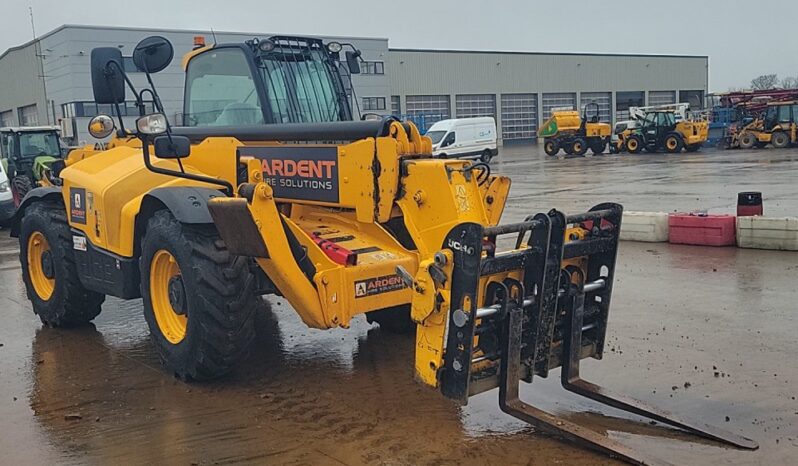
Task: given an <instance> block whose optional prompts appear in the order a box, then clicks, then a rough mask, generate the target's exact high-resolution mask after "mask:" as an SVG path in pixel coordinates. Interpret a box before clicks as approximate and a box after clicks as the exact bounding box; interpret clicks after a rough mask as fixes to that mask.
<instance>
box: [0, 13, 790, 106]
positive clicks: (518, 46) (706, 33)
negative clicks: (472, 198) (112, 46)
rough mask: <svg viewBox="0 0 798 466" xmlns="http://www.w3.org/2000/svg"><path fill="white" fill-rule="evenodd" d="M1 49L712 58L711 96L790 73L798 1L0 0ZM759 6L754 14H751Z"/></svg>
mask: <svg viewBox="0 0 798 466" xmlns="http://www.w3.org/2000/svg"><path fill="white" fill-rule="evenodd" d="M0 3H2V14H1V15H0V17H2V22H0V51H5V50H6V49H7V48H9V47H13V46H15V45H20V44H22V43H24V42H27V41H28V40H30V39H31V38H32V33H31V27H30V18H29V14H28V7H29V6H32V7H33V11H34V15H35V19H36V32H37V33H38V34H44V33H46V32H48V31H50V30H52V29H54V28H56V27H58V26H60V25H61V24H65V23H69V24H91V25H110V26H140V27H155V28H161V27H162V28H191V29H209V28H213V29H215V30H217V31H247V32H249V31H252V32H261V31H262V32H275V33H292V34H304V35H324V34H327V35H344V36H345V35H353V36H366V37H387V38H388V39H389V40H390V42H389V44H390V46H391V47H409V48H433V49H434V48H448V49H476V50H517V51H539V52H600V53H608V52H609V53H644V54H659V53H665V54H687V55H708V56H709V57H710V90H712V91H725V90H727V89H728V88H729V87H746V86H748V85H749V83H750V80H751V78H753V77H755V76H757V75H759V74H766V73H777V74H778V75H779V77H784V76H796V75H798V63H797V62H798V40H796V36H795V35H794V34H795V22H796V18H798V1H795V0H777V1H776V2H769V3H767V6H765V3H757V2H751V1H750V0H747V1H744V0H727V1H721V0H713V1H708V0H668V1H649V0H636V1H628V0H625V1H621V0H603V1H602V0H570V1H568V2H560V1H551V0H549V1H533V0H492V1H481V0H424V1H419V0H401V1H394V2H385V1H379V0H377V1H375V0H371V1H368V0H365V1H360V0H334V1H317V0H305V1H302V0H294V1H274V0H228V1H219V0H191V1H187V0H157V1H155V0H136V1H129V0H128V1H119V0H116V1H115V0H110V1H102V0H99V1H98V0H93V1H88V0H0ZM757 5H761V6H763V8H762V10H761V12H757V11H756V10H755V7H756V6H757Z"/></svg>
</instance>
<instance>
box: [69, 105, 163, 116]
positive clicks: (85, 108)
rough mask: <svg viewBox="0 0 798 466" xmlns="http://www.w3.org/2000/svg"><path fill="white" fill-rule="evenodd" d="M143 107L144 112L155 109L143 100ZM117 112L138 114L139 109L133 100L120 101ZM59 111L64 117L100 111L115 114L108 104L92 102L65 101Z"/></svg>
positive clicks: (123, 114) (86, 114)
mask: <svg viewBox="0 0 798 466" xmlns="http://www.w3.org/2000/svg"><path fill="white" fill-rule="evenodd" d="M144 108H145V110H144V112H145V113H153V112H154V111H155V110H154V108H153V106H152V102H145V103H144ZM119 112H120V113H121V114H122V116H136V117H137V116H139V109H138V107H136V103H135V102H133V101H131V102H124V103H120V104H119ZM61 113H62V114H63V115H64V118H73V117H93V116H97V115H99V114H101V113H104V114H106V115H114V116H115V115H116V109H115V108H114V106H113V105H110V104H104V105H98V104H96V103H94V102H67V103H65V104H62V105H61Z"/></svg>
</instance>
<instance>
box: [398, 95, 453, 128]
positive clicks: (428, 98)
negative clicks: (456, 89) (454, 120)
mask: <svg viewBox="0 0 798 466" xmlns="http://www.w3.org/2000/svg"><path fill="white" fill-rule="evenodd" d="M405 106H406V107H407V110H406V111H407V117H408V119H410V120H411V121H413V123H415V124H416V126H418V129H419V131H421V132H422V133H423V132H425V131H426V130H427V129H429V127H430V126H432V125H433V123H435V122H437V121H441V120H446V119H448V118H450V115H451V113H450V111H449V108H450V100H449V96H448V95H409V96H407V97H405Z"/></svg>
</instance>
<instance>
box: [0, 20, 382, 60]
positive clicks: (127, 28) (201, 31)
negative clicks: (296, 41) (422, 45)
mask: <svg viewBox="0 0 798 466" xmlns="http://www.w3.org/2000/svg"><path fill="white" fill-rule="evenodd" d="M70 28H71V29H93V30H98V31H108V30H113V31H142V32H154V33H157V32H173V33H178V34H179V33H194V34H214V33H215V34H239V35H240V34H244V35H251V36H252V37H257V36H262V35H263V34H264V32H263V31H261V32H247V31H211V30H208V29H176V28H149V27H136V26H97V25H92V24H62V25H61V26H58V27H57V28H55V29H53V30H52V31H49V32H46V33H44V34H42V35H40V36H39V37H37V38H35V39H32V40H29V41H27V42H25V43H24V44H21V45H17V46H15V47H11V48H9V49H7V50H6V51H5V52H3V53H2V54H0V59H2V58H3V57H5V56H6V55H7V54H8V53H9V52H13V51H16V50H20V49H24V48H25V47H28V46H30V45H31V44H33V43H35V42H36V41H40V40H42V39H44V38H46V37H49V36H52V35H53V34H56V33H58V32H61V31H63V30H64V29H70ZM268 34H274V35H280V34H282V33H277V32H269V33H268ZM291 35H296V33H291ZM321 36H322V37H328V38H330V39H355V40H384V41H387V40H388V38H387V37H357V36H335V35H327V34H321Z"/></svg>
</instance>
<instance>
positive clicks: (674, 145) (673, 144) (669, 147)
mask: <svg viewBox="0 0 798 466" xmlns="http://www.w3.org/2000/svg"><path fill="white" fill-rule="evenodd" d="M664 146H665V150H666V151H667V152H668V153H669V154H676V153H679V152H681V151H682V149H683V148H684V140H683V139H682V136H681V135H680V134H676V133H671V134H669V135H667V136H666V137H665V143H664Z"/></svg>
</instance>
